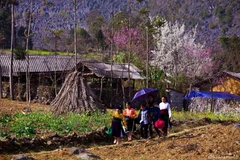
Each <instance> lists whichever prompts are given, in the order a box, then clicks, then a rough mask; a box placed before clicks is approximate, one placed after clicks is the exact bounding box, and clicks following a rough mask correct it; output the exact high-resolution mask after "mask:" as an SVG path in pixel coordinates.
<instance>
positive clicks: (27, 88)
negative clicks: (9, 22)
mask: <svg viewBox="0 0 240 160" xmlns="http://www.w3.org/2000/svg"><path fill="white" fill-rule="evenodd" d="M32 14H33V4H32V0H31V1H30V8H29V14H28V28H27V31H26V30H25V31H26V32H25V37H26V61H27V70H26V101H27V102H28V106H29V107H30V102H31V92H30V75H29V64H30V62H29V52H28V48H29V39H30V36H31V34H30V33H31V22H32Z"/></svg>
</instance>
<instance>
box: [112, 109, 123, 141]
mask: <svg viewBox="0 0 240 160" xmlns="http://www.w3.org/2000/svg"><path fill="white" fill-rule="evenodd" d="M111 119H112V124H111V128H112V136H113V137H114V142H113V143H114V144H117V145H118V144H119V142H120V138H121V136H122V134H123V133H122V128H123V127H122V122H123V125H124V127H125V128H127V125H126V119H125V117H124V116H123V114H122V107H121V106H117V108H116V111H114V112H113V114H112V117H111Z"/></svg>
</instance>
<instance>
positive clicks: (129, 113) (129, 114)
mask: <svg viewBox="0 0 240 160" xmlns="http://www.w3.org/2000/svg"><path fill="white" fill-rule="evenodd" d="M123 116H124V117H125V118H126V122H127V136H128V141H131V140H132V132H133V130H134V125H135V124H134V120H135V117H136V116H137V114H136V112H135V110H134V108H132V105H131V102H127V103H126V109H124V110H123Z"/></svg>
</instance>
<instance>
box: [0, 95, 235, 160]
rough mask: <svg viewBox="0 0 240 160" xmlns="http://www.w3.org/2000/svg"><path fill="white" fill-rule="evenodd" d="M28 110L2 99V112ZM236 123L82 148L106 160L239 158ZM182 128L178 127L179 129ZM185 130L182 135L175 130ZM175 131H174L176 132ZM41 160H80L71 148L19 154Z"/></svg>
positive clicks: (204, 124)
mask: <svg viewBox="0 0 240 160" xmlns="http://www.w3.org/2000/svg"><path fill="white" fill-rule="evenodd" d="M26 107H27V103H25V102H17V101H9V100H0V109H1V110H0V113H11V114H14V113H16V112H18V111H20V110H23V109H24V108H26ZM31 108H32V110H35V109H36V110H37V109H41V110H48V109H49V106H43V105H39V104H32V105H31ZM236 123H237V122H226V121H224V122H221V121H218V122H209V121H201V122H194V121H191V122H187V123H184V124H180V123H175V125H173V128H172V129H171V130H170V131H169V135H168V136H167V137H166V138H163V137H162V138H158V137H155V138H152V139H147V140H138V138H137V137H138V136H135V137H136V138H135V139H134V140H133V141H131V142H126V140H125V139H123V140H122V141H121V143H120V144H119V145H113V144H111V143H104V142H103V143H99V144H97V143H96V144H91V145H88V146H81V145H77V146H72V147H82V148H84V149H86V150H87V151H89V152H90V153H93V154H95V155H97V156H99V157H100V158H101V159H103V160H122V159H124V160H158V159H159V160H161V159H171V160H175V159H176V160H195V159H240V128H235V127H233V126H234V125H235V124H236ZM178 125H179V126H178ZM175 127H176V128H177V127H180V128H182V129H181V130H180V129H178V130H179V132H176V130H175V131H174V128H175ZM173 131H174V132H173ZM19 154H24V155H26V156H31V157H33V158H34V159H38V160H58V159H59V160H63V159H64V160H67V159H68V160H77V157H76V156H75V155H73V154H71V153H70V151H69V150H68V148H66V147H60V146H59V148H58V149H52V150H49V149H46V150H44V148H43V149H41V150H38V151H31V152H20V153H19ZM17 155H18V154H12V153H6V154H1V155H0V160H8V159H9V160H10V159H12V158H13V157H16V156H17Z"/></svg>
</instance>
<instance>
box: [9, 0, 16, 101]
mask: <svg viewBox="0 0 240 160" xmlns="http://www.w3.org/2000/svg"><path fill="white" fill-rule="evenodd" d="M15 3H16V2H15V0H12V1H11V20H12V21H11V46H10V51H11V55H10V67H9V68H10V72H9V88H10V99H11V100H13V99H14V93H13V47H14V24H15V23H14V5H15Z"/></svg>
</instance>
